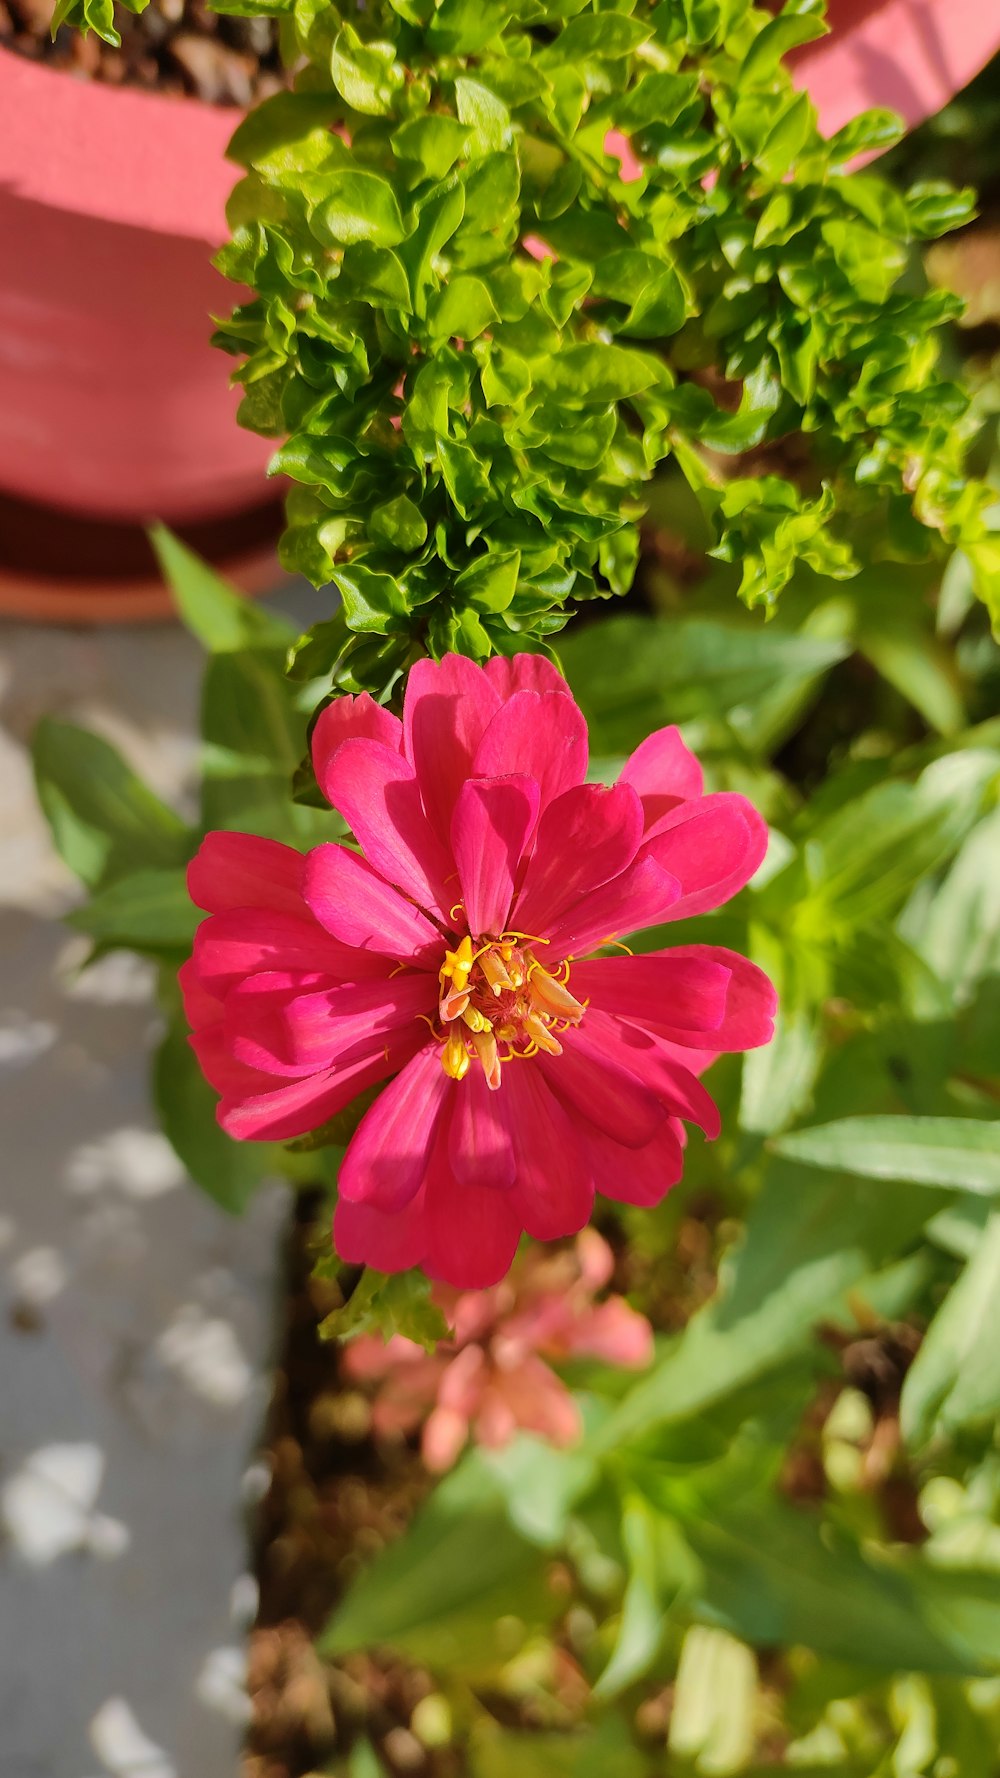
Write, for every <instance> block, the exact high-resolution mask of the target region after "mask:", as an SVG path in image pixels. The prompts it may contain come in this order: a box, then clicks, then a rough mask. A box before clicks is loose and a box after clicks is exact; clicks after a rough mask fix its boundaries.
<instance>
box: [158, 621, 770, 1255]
mask: <svg viewBox="0 0 1000 1778" xmlns="http://www.w3.org/2000/svg"><path fill="white" fill-rule="evenodd" d="M313 760H314V764H315V767H316V776H317V778H318V780H319V784H320V786H321V788H322V790H323V792H324V794H325V795H326V796H327V797H328V798H329V800H330V802H331V803H332V804H333V806H334V808H336V809H338V810H339V811H340V813H341V815H342V816H343V817H344V819H345V821H346V822H347V823H348V825H349V826H350V828H351V830H352V832H353V833H354V835H355V836H356V839H357V841H358V844H359V846H360V848H361V852H360V854H359V853H358V852H355V851H353V850H351V848H350V847H348V846H345V845H322V846H318V847H316V848H315V850H314V851H312V852H310V853H309V854H308V855H307V856H305V857H303V856H302V855H301V854H300V853H298V852H295V851H293V850H292V849H291V848H290V847H288V846H282V845H279V844H278V843H277V842H275V841H273V840H264V839H257V838H254V837H253V836H251V835H247V834H235V833H213V834H209V835H208V837H207V838H206V839H205V841H204V843H203V845H202V847H201V850H200V851H199V853H198V854H197V856H196V858H195V859H194V860H193V862H192V864H191V867H190V871H189V876H188V882H189V886H190V890H191V895H192V897H193V899H194V900H195V901H196V902H197V903H198V905H199V906H200V907H203V908H205V909H207V911H208V912H209V913H210V914H211V915H212V918H211V919H209V920H206V921H204V922H203V924H202V925H201V927H200V928H199V930H198V933H197V935H196V939H195V946H194V954H193V956H192V958H191V959H190V960H189V962H188V963H186V964H185V966H184V968H183V970H182V972H181V982H182V986H183V988H184V992H185V1000H186V1006H187V1012H188V1017H189V1021H190V1023H191V1025H192V1026H193V1028H194V1036H193V1038H192V1042H193V1044H194V1047H195V1050H196V1052H197V1054H198V1057H199V1059H200V1061H201V1065H202V1068H203V1069H204V1072H205V1075H206V1077H207V1078H208V1080H209V1081H210V1082H211V1084H212V1086H213V1087H215V1089H216V1091H217V1092H219V1093H220V1094H221V1095H222V1098H221V1103H220V1105H219V1111H218V1116H219V1122H220V1123H221V1125H222V1127H223V1129H225V1130H227V1131H228V1132H229V1134H230V1135H231V1136H236V1137H242V1138H249V1139H251V1140H259V1141H266V1140H271V1139H276V1140H279V1141H281V1140H284V1139H286V1138H289V1137H294V1136H301V1135H303V1134H304V1133H305V1132H307V1131H311V1130H316V1129H318V1128H320V1127H321V1126H322V1125H323V1124H324V1123H326V1122H327V1120H328V1119H330V1118H331V1117H333V1116H334V1115H335V1114H336V1113H337V1112H339V1111H341V1110H342V1109H343V1108H344V1107H345V1106H347V1105H348V1104H349V1103H350V1102H351V1101H352V1100H353V1099H355V1098H356V1097H357V1096H358V1095H359V1094H360V1093H362V1092H364V1091H365V1090H366V1089H367V1088H369V1087H371V1086H373V1085H375V1084H376V1083H377V1082H379V1081H383V1080H386V1079H388V1078H389V1077H390V1076H394V1077H395V1078H393V1079H391V1081H390V1084H389V1085H388V1086H387V1087H386V1089H385V1091H384V1092H383V1093H381V1094H380V1095H379V1097H378V1098H377V1099H376V1101H375V1103H374V1105H373V1106H372V1107H371V1108H370V1110H368V1111H367V1112H366V1114H365V1116H364V1117H363V1118H362V1120H361V1122H360V1124H359V1126H358V1129H357V1131H356V1133H355V1135H354V1136H353V1138H352V1140H351V1143H350V1146H349V1147H348V1149H347V1153H346V1155H345V1158H344V1161H343V1165H342V1167H341V1170H340V1181H339V1192H340V1201H339V1204H338V1208H337V1214H336V1222H335V1227H334V1236H335V1241H336V1246H337V1249H338V1251H339V1252H340V1254H341V1255H342V1257H343V1258H344V1259H346V1260H349V1261H352V1262H357V1263H366V1264H370V1265H373V1266H376V1267H377V1268H378V1269H379V1270H380V1271H385V1272H394V1271H401V1270H404V1269H406V1268H408V1267H410V1266H421V1267H423V1269H424V1270H425V1271H426V1272H427V1273H428V1274H429V1275H430V1276H431V1277H433V1278H438V1279H442V1280H444V1281H445V1282H447V1283H450V1284H454V1285H456V1286H458V1287H460V1288H465V1289H468V1288H476V1287H482V1286H486V1285H490V1284H493V1283H495V1282H496V1281H497V1280H498V1279H499V1278H501V1277H502V1276H503V1274H504V1273H505V1272H506V1271H507V1269H508V1267H509V1265H510V1262H511V1260H512V1258H513V1256H514V1251H515V1248H516V1247H517V1243H518V1239H519V1237H520V1235H521V1232H522V1230H527V1232H528V1233H529V1234H530V1235H533V1236H535V1237H537V1238H538V1239H539V1240H553V1239H555V1238H557V1237H559V1236H564V1235H571V1234H575V1233H576V1232H577V1230H578V1229H580V1228H582V1227H583V1225H584V1224H585V1223H586V1221H587V1220H588V1217H589V1215H590V1211H591V1205H592V1202H593V1197H594V1192H595V1190H599V1191H602V1192H604V1193H605V1194H606V1196H608V1197H611V1198H617V1199H619V1200H621V1201H624V1202H626V1203H630V1204H654V1203H656V1202H658V1201H659V1199H660V1198H661V1197H662V1196H663V1194H664V1192H665V1191H666V1190H667V1188H668V1187H669V1186H671V1185H673V1184H674V1183H675V1181H676V1180H677V1179H679V1178H680V1174H681V1167H682V1146H683V1139H684V1131H683V1120H685V1119H688V1120H690V1121H692V1122H694V1123H696V1124H699V1125H700V1126H701V1128H702V1129H703V1130H704V1131H705V1132H706V1134H707V1135H709V1136H715V1135H717V1134H718V1129H719V1118H718V1113H717V1111H716V1108H715V1105H714V1104H713V1102H712V1099H711V1098H710V1097H709V1094H708V1093H707V1092H706V1091H705V1088H704V1087H703V1086H702V1085H701V1084H700V1082H699V1080H698V1078H697V1076H698V1074H699V1073H700V1072H701V1071H702V1070H703V1069H704V1068H705V1067H706V1066H707V1064H708V1062H709V1061H711V1060H712V1059H713V1058H714V1056H715V1055H717V1054H718V1053H719V1052H720V1051H722V1050H743V1049H748V1048H752V1047H754V1046H755V1045H757V1044H761V1043H766V1042H767V1040H768V1038H769V1037H770V1036H771V1029H772V1015H773V1012H774V993H773V990H772V988H771V986H770V984H769V982H768V981H767V979H766V977H765V976H763V975H762V974H761V972H760V970H759V969H757V968H755V966H754V965H753V964H752V963H748V962H747V961H746V959H745V958H743V957H740V956H738V955H737V954H736V953H735V952H733V951H729V950H724V949H722V948H721V947H720V946H718V945H690V944H687V945H680V946H676V947H675V948H674V949H672V950H666V951H658V952H655V953H652V954H650V955H646V956H638V957H633V956H630V955H617V956H610V957H603V956H599V955H594V953H595V952H599V951H600V950H601V949H602V948H604V947H606V946H609V945H611V944H613V943H615V942H617V941H619V940H621V939H622V938H624V937H625V936H626V935H627V934H629V933H632V932H636V931H637V930H638V929H639V928H640V927H643V926H651V925H655V924H658V923H659V922H661V921H664V920H674V919H680V918H685V917H687V916H688V915H691V914H698V913H702V912H704V910H705V909H707V908H713V907H717V906H718V905H719V904H720V903H721V902H724V901H727V900H728V899H729V897H730V896H732V895H734V894H735V893H736V891H737V890H738V889H740V888H742V886H743V884H744V883H745V882H746V881H747V879H748V878H749V877H750V876H751V875H752V873H753V871H754V870H755V869H756V867H757V865H758V864H759V863H760V860H761V858H762V857H763V854H764V850H765V846H766V840H767V831H766V828H765V825H764V823H763V821H762V820H761V818H760V816H759V815H758V814H757V813H756V812H755V810H754V809H753V808H752V807H751V805H750V804H749V803H748V802H746V801H745V799H744V798H743V797H741V796H737V795H733V794H729V793H720V794H716V795H711V796H705V795H703V794H702V778H701V770H700V768H699V766H698V763H697V761H696V760H695V759H694V758H693V756H692V755H691V753H689V751H688V749H687V748H686V747H685V745H684V743H683V742H682V740H681V738H680V736H679V734H678V732H677V730H676V729H675V728H665V729H661V730H659V731H658V733H656V734H654V735H651V736H650V738H649V739H648V740H647V741H644V742H643V744H642V746H641V747H639V748H638V749H637V751H636V752H635V753H634V754H633V755H632V757H631V758H630V759H629V760H628V761H627V762H626V764H625V767H624V770H623V772H622V774H621V777H620V779H619V781H618V783H617V784H615V785H612V786H607V785H604V784H586V783H585V782H584V778H585V775H586V770H587V730H586V724H585V722H584V719H583V715H582V713H581V711H580V710H579V708H578V707H577V705H576V703H575V702H574V701H573V698H572V696H571V694H570V691H569V688H568V687H567V685H566V683H565V681H564V680H563V679H562V678H561V677H560V675H559V674H558V673H557V672H556V670H555V668H554V667H552V666H551V665H550V664H549V663H548V662H547V661H545V660H544V659H542V658H541V657H540V656H538V655H519V656H518V657H517V658H516V659H514V660H506V659H495V660H491V661H490V662H489V663H488V665H487V666H486V667H479V666H476V665H475V664H474V663H473V662H472V661H469V660H466V659H465V658H463V657H462V656H459V655H449V656H447V657H446V658H445V659H444V660H443V661H440V662H435V661H430V660H423V661H419V662H418V663H417V664H416V666H415V667H414V668H413V669H412V671H411V673H410V676H409V683H408V686H407V690H406V696H405V699H404V705H403V719H402V721H400V720H399V718H398V717H396V716H393V715H391V714H390V712H389V711H388V710H384V709H382V708H380V706H379V705H377V704H375V703H374V702H373V701H372V699H371V698H370V697H368V695H367V694H364V693H363V694H362V695H361V696H360V697H357V698H351V697H344V698H339V699H337V701H336V702H334V703H333V704H331V705H329V706H328V708H327V709H325V710H324V711H323V713H322V715H321V716H320V718H319V721H318V722H317V724H316V727H315V731H314V735H313Z"/></svg>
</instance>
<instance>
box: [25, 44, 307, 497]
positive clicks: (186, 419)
mask: <svg viewBox="0 0 1000 1778" xmlns="http://www.w3.org/2000/svg"><path fill="white" fill-rule="evenodd" d="M0 118H2V124H0V241H2V242H3V248H2V252H0V492H3V493H5V494H12V495H17V496H20V497H22V498H27V499H29V500H36V501H41V502H44V503H45V504H47V505H48V506H50V507H61V508H63V509H65V510H67V511H72V512H77V513H80V514H84V515H87V516H89V517H94V518H100V519H115V520H132V521H145V520H147V519H149V518H150V517H153V516H155V517H158V518H162V519H165V520H168V521H172V522H175V523H176V522H178V521H187V520H201V519H208V518H215V517H219V516H221V515H224V514H226V513H229V512H233V511H236V510H238V509H240V508H244V509H245V508H247V507H248V506H251V505H253V504H255V503H257V502H263V501H265V500H267V499H269V498H270V499H273V497H274V489H273V487H271V488H270V489H268V488H266V486H265V482H264V468H265V465H266V462H267V458H268V455H269V451H270V447H269V445H268V444H267V441H266V440H262V439H259V438H256V437H255V436H254V435H253V434H252V433H249V432H244V431H243V430H242V429H241V428H240V427H238V426H237V424H236V417H235V416H236V406H237V394H236V392H235V391H232V390H230V389H229V387H228V378H229V371H230V369H231V362H230V361H229V360H228V359H227V358H226V357H225V355H224V354H222V353H220V352H218V351H216V350H215V349H214V348H213V347H211V346H210V345H209V343H208V340H209V333H210V330H211V323H210V321H209V316H210V315H211V314H213V313H214V314H219V313H222V312H224V311H225V310H226V308H227V307H228V306H230V305H231V303H232V297H233V289H232V286H231V285H227V284H226V282H225V280H224V279H223V278H221V277H220V276H219V274H218V273H217V272H215V271H213V269H212V267H211V265H210V263H209V257H210V254H211V252H212V251H213V250H214V248H216V247H217V246H218V245H219V243H220V242H221V241H222V240H224V238H225V235H226V223H225V215H224V208H225V201H226V197H227V195H228V193H229V191H230V189H231V187H232V186H233V184H234V183H235V169H234V168H233V167H232V166H231V165H230V164H229V163H227V162H226V161H225V160H224V158H223V156H224V151H225V147H226V143H227V141H228V139H229V136H230V135H231V133H232V130H233V128H234V126H235V124H236V122H237V121H238V119H237V117H236V116H235V115H234V113H233V112H231V111H226V110H222V109H214V108H211V107H209V106H205V105H202V104H199V103H198V102H197V101H196V100H193V99H190V100H180V99H166V98H160V97H158V96H156V95H154V94H148V93H143V92H137V91H129V90H126V89H121V88H117V87H109V86H102V85H100V84H98V83H96V82H87V81H84V80H76V79H74V78H73V77H72V76H70V75H67V74H63V73H58V72H55V71H53V70H51V69H48V68H44V67H39V66H38V65H37V64H35V63H33V62H29V61H27V60H25V59H24V58H23V57H20V56H16V55H14V54H13V53H11V52H9V51H6V50H0Z"/></svg>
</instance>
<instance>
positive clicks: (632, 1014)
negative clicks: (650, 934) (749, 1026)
mask: <svg viewBox="0 0 1000 1778" xmlns="http://www.w3.org/2000/svg"><path fill="white" fill-rule="evenodd" d="M729 955H731V953H728V952H727V953H726V956H729ZM730 980H731V971H730V969H729V968H728V966H727V964H726V963H724V962H723V961H722V956H721V954H720V953H719V951H718V949H717V948H716V947H714V946H712V945H689V946H687V947H686V948H685V949H684V950H683V951H682V950H681V949H680V947H678V949H677V950H676V951H660V952H655V953H653V954H652V955H649V954H645V955H642V956H639V957H594V958H592V959H591V960H590V961H589V962H587V963H577V964H576V965H575V966H574V969H573V993H574V994H575V995H576V997H577V999H578V1000H587V1001H589V1002H590V1004H591V1006H593V1007H594V1008H596V1009H597V1010H599V1011H601V1012H606V1013H610V1014H611V1015H612V1016H613V1017H615V1018H620V1019H629V1020H631V1022H632V1023H633V1024H635V1025H642V1026H644V1027H645V1029H646V1030H648V1031H659V1032H662V1034H663V1035H664V1036H666V1037H672V1038H674V1039H675V1040H676V1041H677V1042H678V1043H689V1044H693V1045H695V1046H697V1045H698V1044H699V1042H700V1040H701V1039H702V1038H704V1039H705V1041H706V1046H707V1045H709V1044H710V1045H711V1047H712V1048H714V1049H719V1048H720V1047H722V1046H720V1045H719V1043H718V1042H717V1041H716V1039H717V1036H718V1032H719V1028H720V1026H721V1024H722V1020H723V1017H724V1016H725V1012H726V995H727V993H728V989H729V984H730Z"/></svg>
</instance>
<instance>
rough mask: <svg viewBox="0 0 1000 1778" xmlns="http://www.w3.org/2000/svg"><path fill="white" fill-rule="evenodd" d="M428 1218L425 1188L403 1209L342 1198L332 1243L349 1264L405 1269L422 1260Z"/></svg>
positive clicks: (339, 1203) (382, 1269)
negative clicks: (359, 1202)
mask: <svg viewBox="0 0 1000 1778" xmlns="http://www.w3.org/2000/svg"><path fill="white" fill-rule="evenodd" d="M425 1219H426V1211H425V1208H424V1193H423V1191H422V1190H421V1191H419V1192H418V1193H417V1195H416V1197H414V1198H411V1199H410V1202H409V1203H408V1204H404V1206H403V1208H402V1209H401V1210H392V1211H388V1212H387V1211H384V1210H376V1209H375V1208H374V1206H373V1205H372V1204H351V1203H349V1202H348V1201H347V1199H346V1198H341V1199H340V1200H339V1201H338V1204H337V1208H336V1210H335V1212H334V1217H333V1244H334V1247H335V1248H336V1250H337V1253H338V1254H339V1255H340V1258H341V1259H342V1260H345V1261H346V1263H347V1264H348V1265H351V1266H374V1267H375V1269H376V1270H377V1271H379V1272H406V1271H409V1269H410V1267H411V1266H419V1265H421V1264H422V1263H423V1257H424V1247H425V1245H426V1232H425ZM352 1350H353V1348H352Z"/></svg>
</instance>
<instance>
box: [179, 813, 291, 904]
mask: <svg viewBox="0 0 1000 1778" xmlns="http://www.w3.org/2000/svg"><path fill="white" fill-rule="evenodd" d="M304 866H305V859H304V858H303V856H302V853H301V852H296V851H295V850H294V849H293V848H292V847H291V846H283V845H282V844H281V842H280V841H279V840H262V839H260V838H258V836H257V835H256V834H251V833H223V832H219V833H207V834H206V835H205V838H204V839H203V840H202V842H201V845H200V846H199V848H198V850H197V852H196V853H195V855H194V857H193V858H192V860H191V862H190V864H189V865H188V870H187V886H188V894H189V895H190V897H191V900H192V901H193V902H194V904H195V906H196V907H199V908H205V909H206V911H207V912H208V913H210V914H222V913H225V912H226V911H227V910H228V909H230V908H270V909H272V910H276V911H278V912H279V913H285V914H295V915H298V917H299V918H300V919H301V917H302V914H303V912H304V910H303V906H302V875H303V869H304Z"/></svg>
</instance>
